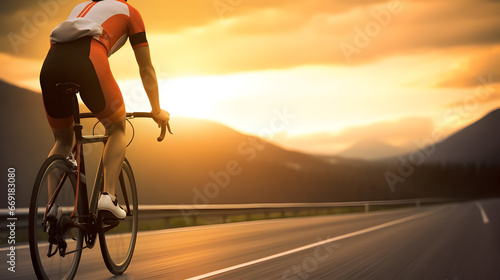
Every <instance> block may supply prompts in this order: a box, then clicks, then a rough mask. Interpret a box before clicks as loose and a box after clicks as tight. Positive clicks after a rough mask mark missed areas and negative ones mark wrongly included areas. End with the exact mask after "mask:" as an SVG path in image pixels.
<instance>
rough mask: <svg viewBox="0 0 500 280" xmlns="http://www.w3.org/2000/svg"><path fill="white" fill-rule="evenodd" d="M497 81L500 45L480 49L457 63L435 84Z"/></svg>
mask: <svg viewBox="0 0 500 280" xmlns="http://www.w3.org/2000/svg"><path fill="white" fill-rule="evenodd" d="M478 53H479V52H478ZM497 83H500V47H496V48H491V49H489V50H488V49H487V50H482V51H481V52H480V53H479V54H478V55H474V56H472V57H471V58H468V59H466V60H465V61H464V62H461V63H458V65H457V66H456V67H455V68H454V69H453V70H451V71H450V72H449V73H446V74H445V77H443V78H442V80H441V81H439V82H438V83H437V85H436V86H438V87H477V86H481V85H483V84H497Z"/></svg>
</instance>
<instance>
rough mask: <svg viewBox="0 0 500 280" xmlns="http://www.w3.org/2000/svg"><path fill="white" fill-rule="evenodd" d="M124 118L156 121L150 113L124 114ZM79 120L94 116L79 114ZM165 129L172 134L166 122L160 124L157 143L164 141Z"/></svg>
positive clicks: (93, 116)
mask: <svg viewBox="0 0 500 280" xmlns="http://www.w3.org/2000/svg"><path fill="white" fill-rule="evenodd" d="M126 117H127V118H129V119H133V118H151V119H153V120H155V121H156V120H157V119H156V118H155V117H154V116H153V114H152V113H145V112H134V113H127V114H126ZM80 118H82V119H85V118H95V115H94V114H92V113H80ZM167 129H168V132H169V133H170V134H173V133H172V130H171V129H170V124H169V123H168V122H167V123H162V124H161V132H160V136H158V138H157V139H156V140H158V142H161V141H163V139H165V135H166V134H167Z"/></svg>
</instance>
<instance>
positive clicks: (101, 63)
mask: <svg viewBox="0 0 500 280" xmlns="http://www.w3.org/2000/svg"><path fill="white" fill-rule="evenodd" d="M89 57H90V60H91V61H92V65H93V68H94V69H95V73H96V76H97V79H98V81H99V85H100V90H99V91H98V93H99V94H102V99H103V100H104V104H105V105H104V107H103V108H99V109H100V110H99V109H96V108H93V107H95V106H93V104H94V103H95V102H96V101H95V98H96V94H95V91H85V92H84V91H83V90H82V99H83V100H84V102H85V104H87V106H88V107H89V109H90V110H91V111H92V112H93V113H94V114H95V115H96V116H97V117H98V118H99V120H100V121H101V122H102V123H103V124H104V125H105V126H108V125H111V124H113V123H116V122H118V121H121V120H123V119H124V117H125V105H124V102H123V96H122V93H121V91H120V88H119V87H118V84H117V83H116V80H115V78H114V77H113V74H112V73H111V68H110V66H109V61H108V56H107V50H106V48H104V46H103V45H102V44H101V43H99V42H98V41H96V40H92V43H91V51H90V56H89Z"/></svg>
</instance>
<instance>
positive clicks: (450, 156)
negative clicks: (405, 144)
mask: <svg viewBox="0 0 500 280" xmlns="http://www.w3.org/2000/svg"><path fill="white" fill-rule="evenodd" d="M425 150H426V151H427V152H428V153H429V154H430V156H429V157H428V158H427V159H426V162H428V163H464V164H467V163H472V164H496V165H500V109H496V110H494V111H492V112H490V113H488V114H487V115H486V116H484V117H483V118H481V119H480V120H478V121H476V122H475V123H473V124H471V125H469V126H467V127H465V128H463V129H462V130H460V131H458V132H456V133H454V134H453V135H451V136H450V137H448V138H446V139H445V140H443V141H441V142H439V143H437V144H436V145H434V146H432V145H431V146H428V147H427V148H426V149H425Z"/></svg>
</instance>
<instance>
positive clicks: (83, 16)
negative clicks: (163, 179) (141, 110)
mask: <svg viewBox="0 0 500 280" xmlns="http://www.w3.org/2000/svg"><path fill="white" fill-rule="evenodd" d="M127 38H129V39H130V43H131V45H132V48H133V49H134V53H135V57H136V60H137V64H138V66H139V71H140V76H141V79H142V83H143V86H144V89H145V90H146V93H147V96H148V98H149V101H150V103H151V107H152V113H153V115H154V117H155V118H156V119H155V121H156V122H157V123H158V124H159V125H160V124H161V123H164V122H168V121H169V119H170V114H169V113H168V112H167V111H164V110H162V109H161V108H160V104H159V97H158V82H157V77H156V73H155V70H154V67H153V65H152V62H151V56H150V50H149V44H148V41H147V39H146V33H145V27H144V22H143V20H142V17H141V15H140V13H139V12H138V11H137V10H136V9H135V8H133V7H132V6H131V5H130V4H128V3H127V2H126V0H92V1H86V2H83V3H81V4H79V5H77V6H76V7H75V8H74V9H73V11H72V12H71V14H70V15H69V17H68V19H67V20H66V21H64V22H62V23H61V24H59V25H58V26H57V27H56V28H55V29H54V30H53V31H52V33H51V35H50V41H51V48H50V50H49V52H48V54H47V57H46V58H45V61H44V63H43V66H42V70H41V73H40V85H41V88H42V95H43V101H44V106H45V110H46V114H47V119H48V121H49V124H50V126H51V128H52V130H53V132H54V136H55V144H54V147H53V148H52V150H51V151H50V154H49V156H52V155H55V154H59V155H63V156H66V155H68V154H69V153H70V151H71V147H72V145H73V129H72V125H73V118H72V116H73V114H72V107H71V101H70V99H69V98H68V97H67V96H66V95H65V94H64V93H60V92H58V91H57V90H56V85H57V84H58V83H63V82H74V83H77V84H79V85H80V87H81V88H80V96H81V98H82V100H83V102H84V103H85V105H86V106H87V107H88V108H89V109H90V111H91V112H92V113H94V114H95V115H96V117H97V118H98V119H99V120H100V121H101V122H102V124H103V125H104V126H105V128H106V133H107V135H108V136H109V138H108V141H107V143H106V146H105V147H104V152H103V167H104V190H103V194H102V195H101V197H100V199H99V203H98V208H99V210H100V211H102V213H106V214H111V215H112V216H111V217H116V218H118V219H124V218H125V217H126V213H125V211H124V210H123V209H122V208H121V207H120V206H119V204H118V202H117V200H116V196H115V194H116V193H115V185H116V182H117V181H118V175H119V172H120V170H121V167H122V163H123V160H124V157H125V148H126V138H125V106H124V102H123V97H122V94H121V91H120V89H119V87H118V85H117V83H116V81H115V79H114V77H113V74H112V73H111V69H110V67H109V61H108V57H109V56H111V55H112V54H113V53H114V52H116V51H117V50H118V49H120V48H121V47H122V46H123V45H124V44H125V42H126V41H127Z"/></svg>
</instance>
